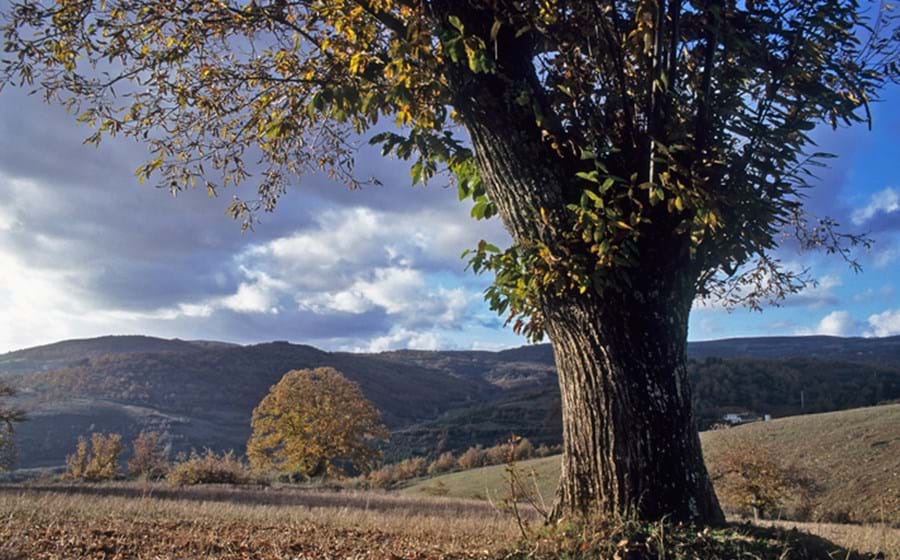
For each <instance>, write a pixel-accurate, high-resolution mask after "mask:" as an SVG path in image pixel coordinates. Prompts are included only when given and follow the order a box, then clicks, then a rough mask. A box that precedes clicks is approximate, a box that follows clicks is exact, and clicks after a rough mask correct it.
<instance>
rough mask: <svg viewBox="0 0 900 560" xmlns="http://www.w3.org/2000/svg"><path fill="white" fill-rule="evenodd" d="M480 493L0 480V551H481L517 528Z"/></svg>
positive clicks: (84, 554) (493, 548) (384, 554)
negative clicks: (26, 484)
mask: <svg viewBox="0 0 900 560" xmlns="http://www.w3.org/2000/svg"><path fill="white" fill-rule="evenodd" d="M516 534H517V533H516V528H515V525H514V523H513V522H512V520H511V519H509V518H507V517H504V516H502V515H500V514H498V513H497V512H495V511H493V510H492V509H491V508H490V506H489V505H487V504H485V503H479V502H473V501H466V500H444V499H422V498H408V497H400V496H387V495H384V494H373V493H347V492H341V493H334V492H327V491H308V490H304V491H297V490H292V489H287V488H278V489H276V488H271V489H240V488H227V487H221V488H220V487H215V488H210V487H208V488H185V489H173V488H168V487H164V486H147V485H139V484H116V485H103V486H65V485H49V486H44V487H35V488H23V487H13V486H4V487H0V560H14V559H15V560H32V559H34V560H38V559H47V560H49V559H70V558H72V559H75V558H78V559H80V558H91V559H100V558H102V559H126V558H153V559H158V558H173V559H174V558H178V559H181V558H184V559H193V558H216V559H249V558H253V559H259V560H275V559H304V560H306V559H310V560H312V559H329V558H333V559H338V558H355V559H363V558H378V559H386V558H408V559H425V558H429V559H431V558H434V559H437V558H485V557H494V556H496V554H498V550H500V549H501V548H503V547H508V546H509V545H510V543H512V542H513V541H514V539H515V537H516Z"/></svg>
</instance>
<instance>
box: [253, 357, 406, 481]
mask: <svg viewBox="0 0 900 560" xmlns="http://www.w3.org/2000/svg"><path fill="white" fill-rule="evenodd" d="M252 426H253V434H252V435H251V436H250V441H249V442H248V443H247V455H248V457H249V458H250V464H251V466H252V467H253V468H254V469H257V470H272V471H279V472H291V473H297V474H299V475H301V476H304V477H314V476H331V477H333V476H337V477H340V476H343V475H344V474H345V471H346V470H347V469H353V470H355V471H358V472H368V471H370V470H371V469H372V468H373V467H374V466H375V464H376V463H377V461H378V459H379V458H380V456H381V453H380V452H379V451H378V450H377V449H376V447H375V443H376V442H377V441H378V440H384V439H387V437H388V432H387V429H386V428H385V427H384V425H383V424H382V423H381V414H380V413H379V412H378V409H377V408H375V406H374V405H373V404H372V403H371V402H369V400H368V399H366V398H365V396H364V395H363V394H362V391H361V390H360V389H359V386H358V385H357V384H356V383H353V382H352V381H349V380H348V379H347V378H345V377H344V376H343V375H341V374H340V373H339V372H338V371H337V370H335V369H332V368H317V369H304V370H294V371H289V372H288V373H286V374H285V375H284V377H283V378H282V379H281V381H279V382H278V384H277V385H275V386H273V387H272V388H271V390H270V391H269V394H268V395H266V397H265V398H264V399H263V400H262V402H260V403H259V406H257V407H256V409H255V410H254V411H253V421H252Z"/></svg>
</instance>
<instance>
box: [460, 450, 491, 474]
mask: <svg viewBox="0 0 900 560" xmlns="http://www.w3.org/2000/svg"><path fill="white" fill-rule="evenodd" d="M456 463H457V465H459V468H460V469H462V470H464V471H467V470H469V469H477V468H478V467H481V466H484V463H485V452H484V449H482V448H481V446H480V445H477V446H475V447H470V448H468V449H467V450H466V452H465V453H463V454H462V455H460V456H459V459H457V460H456Z"/></svg>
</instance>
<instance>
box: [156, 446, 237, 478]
mask: <svg viewBox="0 0 900 560" xmlns="http://www.w3.org/2000/svg"><path fill="white" fill-rule="evenodd" d="M166 480H168V481H169V482H170V483H171V484H177V485H179V486H190V485H194V484H246V483H247V482H249V481H250V477H249V476H248V473H247V467H246V466H245V465H244V463H243V462H242V461H241V460H240V459H239V458H238V457H236V456H235V454H234V452H233V451H228V452H225V453H223V454H221V455H217V454H216V453H215V452H214V451H213V450H212V449H207V450H206V452H205V453H203V454H199V453H197V452H196V451H191V454H190V456H189V457H187V458H186V459H184V460H182V461H179V462H177V463H176V464H175V465H174V466H173V467H172V468H171V469H170V470H169V474H168V476H167V477H166Z"/></svg>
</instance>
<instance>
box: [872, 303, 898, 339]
mask: <svg viewBox="0 0 900 560" xmlns="http://www.w3.org/2000/svg"><path fill="white" fill-rule="evenodd" d="M868 323H869V327H871V330H868V331H866V332H865V333H864V334H865V336H894V335H897V334H900V309H888V310H887V311H883V312H881V313H875V314H873V315H869V319H868Z"/></svg>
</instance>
